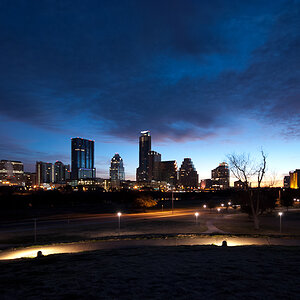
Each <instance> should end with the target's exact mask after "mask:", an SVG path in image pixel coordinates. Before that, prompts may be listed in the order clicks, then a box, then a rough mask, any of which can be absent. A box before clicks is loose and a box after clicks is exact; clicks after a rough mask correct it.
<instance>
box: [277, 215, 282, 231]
mask: <svg viewBox="0 0 300 300" xmlns="http://www.w3.org/2000/svg"><path fill="white" fill-rule="evenodd" d="M278 215H279V230H280V233H281V216H282V215H283V213H282V211H280V212H279V213H278Z"/></svg>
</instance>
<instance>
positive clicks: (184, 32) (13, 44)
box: [0, 0, 300, 180]
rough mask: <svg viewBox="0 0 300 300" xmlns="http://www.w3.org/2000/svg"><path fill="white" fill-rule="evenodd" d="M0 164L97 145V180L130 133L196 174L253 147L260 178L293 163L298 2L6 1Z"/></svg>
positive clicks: (129, 142)
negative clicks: (74, 142) (262, 160)
mask: <svg viewBox="0 0 300 300" xmlns="http://www.w3.org/2000/svg"><path fill="white" fill-rule="evenodd" d="M0 66H1V67H0V105H1V109H0V141H1V143H0V159H11V160H21V161H23V162H24V166H25V171H34V169H35V162H36V161H37V160H38V161H40V160H41V161H47V162H55V161H56V160H61V161H63V162H64V163H70V153H71V142H70V141H71V140H70V139H71V138H72V137H82V138H87V139H93V140H95V164H96V168H97V176H98V177H104V178H108V172H109V164H110V159H111V158H112V157H113V155H114V154H115V153H119V154H120V156H121V157H122V158H123V160H124V165H125V174H126V179H133V180H134V179H135V172H136V168H137V167H138V137H139V134H140V131H142V130H150V132H151V136H152V148H153V150H155V151H158V152H160V153H161V154H162V160H173V159H175V160H176V161H177V163H178V165H179V166H180V164H181V162H182V161H183V158H185V157H190V158H191V159H192V161H193V162H194V165H195V167H196V169H197V171H198V173H199V178H200V179H204V178H210V174H211V170H212V169H213V168H215V167H216V166H217V165H218V164H219V163H220V162H222V161H224V160H226V157H227V155H228V154H230V153H237V154H239V153H250V154H251V157H253V159H257V157H258V156H259V151H260V150H261V149H263V150H264V151H265V152H266V153H267V155H268V157H267V163H268V172H269V174H276V178H277V179H278V180H279V179H282V177H283V175H284V174H288V172H289V171H290V170H293V169H296V168H300V150H299V149H300V131H299V125H300V1H296V0H295V1H292V0H285V1H279V0H278V1H277V0H272V1H264V0H258V1H255V0H252V1H238V0H231V1H226V0H210V1H193V0H188V1H185V0H181V1H179V0H159V1H158V0H145V1H140V0H136V1H127V0H123V1H114V0H109V1H92V0H87V1H78V0H70V1H68V0H64V1H54V0H53V1H50V0H36V1H32V0H24V1H21V0H15V1H10V0H3V1H1V3H0Z"/></svg>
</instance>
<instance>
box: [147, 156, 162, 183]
mask: <svg viewBox="0 0 300 300" xmlns="http://www.w3.org/2000/svg"><path fill="white" fill-rule="evenodd" d="M148 159H149V172H148V179H149V181H152V180H154V181H158V180H159V167H160V165H159V163H160V161H161V154H160V153H158V152H156V151H150V152H149V153H148Z"/></svg>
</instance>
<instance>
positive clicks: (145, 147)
mask: <svg viewBox="0 0 300 300" xmlns="http://www.w3.org/2000/svg"><path fill="white" fill-rule="evenodd" d="M149 151H151V136H150V131H148V130H145V131H141V135H140V139H139V167H138V168H137V170H136V180H137V181H139V182H141V181H149V155H148V153H149Z"/></svg>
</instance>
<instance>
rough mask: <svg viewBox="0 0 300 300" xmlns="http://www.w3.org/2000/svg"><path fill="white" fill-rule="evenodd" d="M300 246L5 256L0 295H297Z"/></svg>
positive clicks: (4, 297)
mask: <svg viewBox="0 0 300 300" xmlns="http://www.w3.org/2000/svg"><path fill="white" fill-rule="evenodd" d="M299 253H300V247H283V246H243V247H227V248H222V247H217V246H177V247H175V246H174V247H143V248H132V249H115V250H100V251H94V252H85V253H78V254H64V255H50V256H46V257H43V258H40V259H20V260H16V261H1V262H0V295H1V299H50V298H51V299H96V298H98V299H166V298H169V299H176V298H180V299H189V298H190V299H201V298H203V299H237V298H240V299H250V298H251V299H253V298H254V299H262V298H265V299H272V298H275V299H280V298H281V299H299V292H300V290H299V284H298V283H299V275H300V258H299Z"/></svg>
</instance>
